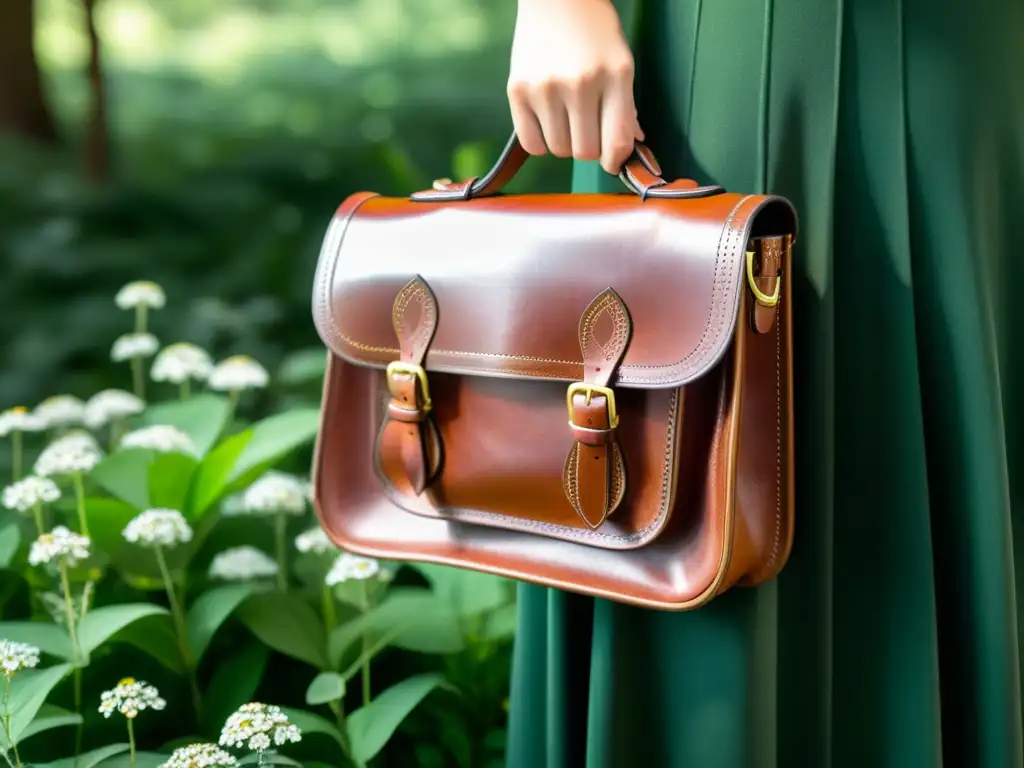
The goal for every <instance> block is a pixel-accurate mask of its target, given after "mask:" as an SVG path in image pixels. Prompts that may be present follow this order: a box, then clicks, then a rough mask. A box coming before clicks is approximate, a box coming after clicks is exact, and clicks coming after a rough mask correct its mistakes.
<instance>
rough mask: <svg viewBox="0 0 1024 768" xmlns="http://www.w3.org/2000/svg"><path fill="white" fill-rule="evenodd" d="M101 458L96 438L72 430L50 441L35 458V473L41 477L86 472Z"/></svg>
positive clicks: (101, 452) (101, 453)
mask: <svg viewBox="0 0 1024 768" xmlns="http://www.w3.org/2000/svg"><path fill="white" fill-rule="evenodd" d="M102 459H103V451H101V450H100V447H99V445H98V444H97V443H96V439H95V438H93V437H92V436H91V435H89V434H87V433H85V432H74V433H72V434H69V435H65V436H64V437H60V438H58V439H56V440H54V441H53V442H52V443H50V444H49V445H48V446H46V448H44V449H43V452H42V453H41V454H39V458H38V459H36V466H35V473H36V474H37V475H40V476H41V477H51V476H53V475H71V474H75V473H76V472H88V471H89V470H90V469H92V468H93V467H95V466H96V465H97V464H99V463H100V461H101V460H102Z"/></svg>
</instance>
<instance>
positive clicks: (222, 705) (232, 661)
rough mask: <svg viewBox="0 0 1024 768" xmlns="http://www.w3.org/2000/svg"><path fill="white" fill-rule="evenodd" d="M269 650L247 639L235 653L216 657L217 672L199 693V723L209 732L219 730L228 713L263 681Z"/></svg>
mask: <svg viewBox="0 0 1024 768" xmlns="http://www.w3.org/2000/svg"><path fill="white" fill-rule="evenodd" d="M269 656H270V651H269V650H268V649H267V647H266V646H265V645H263V644H262V643H260V642H258V641H255V640H250V641H247V642H245V643H244V644H243V645H242V647H241V648H240V649H239V650H238V651H237V652H235V653H232V654H230V655H229V656H228V657H227V658H225V659H223V660H218V664H217V667H216V669H217V671H216V672H215V673H214V675H213V679H212V680H211V681H210V685H209V687H208V688H207V689H206V692H205V693H204V694H203V725H204V730H205V731H207V732H210V733H219V732H220V729H221V727H222V726H223V725H224V721H225V720H227V719H228V718H229V717H230V716H231V713H232V712H234V711H235V710H237V709H238V708H239V707H240V706H242V705H243V704H245V703H246V702H248V701H252V698H253V696H254V695H255V693H256V689H257V688H259V685H260V682H261V681H262V680H263V673H264V671H265V670H266V668H267V659H268V658H269Z"/></svg>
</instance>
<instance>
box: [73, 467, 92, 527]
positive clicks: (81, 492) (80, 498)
mask: <svg viewBox="0 0 1024 768" xmlns="http://www.w3.org/2000/svg"><path fill="white" fill-rule="evenodd" d="M72 478H74V481H75V501H76V503H77V507H78V529H79V532H80V533H81V534H82V535H83V536H88V535H89V523H88V521H87V520H86V519H85V484H84V483H83V482H82V473H81V472H75V473H74V474H73V475H72Z"/></svg>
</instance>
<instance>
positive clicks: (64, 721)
mask: <svg viewBox="0 0 1024 768" xmlns="http://www.w3.org/2000/svg"><path fill="white" fill-rule="evenodd" d="M81 723H82V716H81V715H78V714H75V713H74V712H68V711H67V710H66V709H61V708H60V707H55V706H53V705H52V704H43V706H42V707H40V708H39V712H38V713H36V717H35V719H34V720H33V721H32V722H31V723H29V724H28V726H26V728H25V730H23V731H22V732H21V736H19V737H18V742H19V743H20V742H23V741H25V740H26V739H30V738H32V737H33V736H35V735H36V734H37V733H44V732H46V731H50V730H53V729H54V728H65V727H67V726H69V725H80V724H81Z"/></svg>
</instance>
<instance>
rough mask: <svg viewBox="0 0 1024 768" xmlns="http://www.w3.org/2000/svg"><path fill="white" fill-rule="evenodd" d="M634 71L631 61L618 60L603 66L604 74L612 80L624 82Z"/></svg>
mask: <svg viewBox="0 0 1024 768" xmlns="http://www.w3.org/2000/svg"><path fill="white" fill-rule="evenodd" d="M634 69H635V66H634V64H633V59H618V60H616V61H611V62H609V63H608V64H606V65H605V74H606V75H607V76H608V77H609V78H611V79H613V80H625V79H629V78H632V77H633V74H634Z"/></svg>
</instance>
